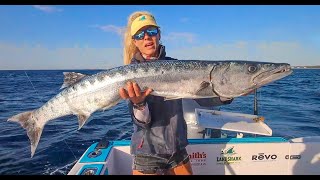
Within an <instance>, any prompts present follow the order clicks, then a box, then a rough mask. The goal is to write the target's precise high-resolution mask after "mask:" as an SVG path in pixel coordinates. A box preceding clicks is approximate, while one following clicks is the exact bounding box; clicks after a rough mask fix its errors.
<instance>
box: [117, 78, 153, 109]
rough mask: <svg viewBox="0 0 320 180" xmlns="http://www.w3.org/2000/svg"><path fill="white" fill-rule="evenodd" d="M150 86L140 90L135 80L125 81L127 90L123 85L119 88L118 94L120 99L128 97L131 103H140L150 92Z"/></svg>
mask: <svg viewBox="0 0 320 180" xmlns="http://www.w3.org/2000/svg"><path fill="white" fill-rule="evenodd" d="M152 91H153V90H152V89H151V88H147V90H146V91H144V92H141V89H140V87H139V85H138V84H137V83H136V82H130V81H129V82H127V90H126V89H124V88H123V87H122V88H120V89H119V94H120V96H121V98H122V99H129V100H130V101H131V102H132V103H133V104H138V103H141V102H143V101H144V100H145V98H146V97H147V96H148V95H149V94H150V93H151V92H152Z"/></svg>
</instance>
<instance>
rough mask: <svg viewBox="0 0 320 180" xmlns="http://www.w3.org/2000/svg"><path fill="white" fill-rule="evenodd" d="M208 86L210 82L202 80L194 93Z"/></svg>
mask: <svg viewBox="0 0 320 180" xmlns="http://www.w3.org/2000/svg"><path fill="white" fill-rule="evenodd" d="M209 86H210V83H209V82H207V81H202V82H201V84H200V87H199V89H198V90H197V91H196V94H198V93H199V92H200V91H202V90H204V89H206V88H207V87H209Z"/></svg>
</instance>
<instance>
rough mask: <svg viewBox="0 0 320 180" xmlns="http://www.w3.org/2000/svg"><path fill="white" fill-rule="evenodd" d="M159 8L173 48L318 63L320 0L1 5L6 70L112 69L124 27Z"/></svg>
mask: <svg viewBox="0 0 320 180" xmlns="http://www.w3.org/2000/svg"><path fill="white" fill-rule="evenodd" d="M137 10H146V11H150V12H151V13H153V14H154V15H155V17H156V19H157V22H158V24H159V25H160V26H161V29H162V43H163V44H164V45H165V46H166V50H167V55H168V56H171V57H175V58H178V59H200V60H201V59H202V60H232V59H234V60H239V59H241V60H254V61H271V62H286V63H290V64H291V65H320V6H318V5H310V6H309V5H291V6H284V5H268V6H267V5H261V6H259V5H206V6H202V5H170V6H168V5H158V6H149V5H145V6H141V5H139V6H138V5H62V6H38V5H35V6H32V5H2V6H0V26H1V28H0V69H95V68H99V69H106V68H110V67H114V66H119V65H123V59H122V48H123V46H122V37H121V32H122V30H123V28H124V27H125V25H126V24H127V18H128V16H129V15H130V14H131V13H132V12H134V11H137Z"/></svg>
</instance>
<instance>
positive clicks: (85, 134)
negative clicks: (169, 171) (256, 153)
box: [0, 69, 320, 175]
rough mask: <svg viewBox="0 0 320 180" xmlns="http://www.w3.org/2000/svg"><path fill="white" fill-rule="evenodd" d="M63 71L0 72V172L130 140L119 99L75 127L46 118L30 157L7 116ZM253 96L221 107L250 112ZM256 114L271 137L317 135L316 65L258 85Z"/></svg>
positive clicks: (44, 97) (55, 84)
mask: <svg viewBox="0 0 320 180" xmlns="http://www.w3.org/2000/svg"><path fill="white" fill-rule="evenodd" d="M64 71H69V70H64ZM64 71H63V70H37V71H34V70H20V71H0V175H63V174H67V173H68V171H69V170H70V169H71V168H72V166H73V165H74V163H75V162H76V160H77V159H79V158H80V156H81V155H82V153H83V152H84V151H85V150H86V149H87V148H88V147H89V146H90V145H91V144H92V143H94V142H98V141H99V140H100V139H101V138H103V137H106V138H107V139H109V140H121V139H130V136H131V133H132V131H133V128H132V122H131V120H130V116H129V114H128V112H127V106H126V103H125V102H124V101H121V102H120V103H119V104H118V105H116V106H114V107H112V108H110V109H107V110H105V111H104V112H95V113H94V114H93V115H92V117H91V118H90V121H89V122H87V123H86V124H85V125H84V126H83V128H82V129H81V130H78V121H77V119H76V116H66V117H62V118H59V119H56V120H53V121H49V123H48V124H47V125H46V126H45V128H44V131H43V133H42V136H41V139H40V142H39V145H38V147H37V150H36V154H35V156H34V157H33V158H30V143H29V139H28V137H27V135H26V131H25V130H24V129H23V128H21V126H20V125H19V124H17V123H14V122H7V119H8V118H9V117H11V116H13V115H15V114H18V113H21V112H23V111H27V110H31V109H35V108H38V107H40V106H41V105H43V104H44V103H45V102H46V101H48V100H49V99H50V98H52V97H53V96H54V95H56V94H57V93H59V92H60V90H59V89H60V87H61V85H62V82H63V73H62V72H64ZM76 72H81V73H85V74H94V73H97V72H99V71H98V70H78V71H76ZM253 99H254V96H253V94H250V95H248V96H244V97H239V98H236V99H235V100H234V101H233V102H232V104H230V105H225V106H221V110H223V111H229V112H240V113H248V114H252V113H253ZM258 113H259V115H261V116H264V117H265V123H266V124H267V125H268V126H269V127H270V128H271V129H272V130H273V136H281V137H285V138H288V139H289V138H295V137H306V136H320V118H319V116H320V69H295V70H294V72H293V73H292V74H291V75H290V76H288V77H285V78H283V79H281V80H278V81H276V82H273V83H270V84H268V85H266V86H264V87H262V88H260V89H259V90H258Z"/></svg>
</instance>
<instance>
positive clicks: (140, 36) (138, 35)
mask: <svg viewBox="0 0 320 180" xmlns="http://www.w3.org/2000/svg"><path fill="white" fill-rule="evenodd" d="M145 33H147V34H148V36H156V35H157V34H158V33H159V29H158V28H157V27H149V28H148V29H145V30H140V31H138V32H137V33H136V34H135V35H133V36H132V38H133V39H136V40H141V39H143V38H144V35H145Z"/></svg>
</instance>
